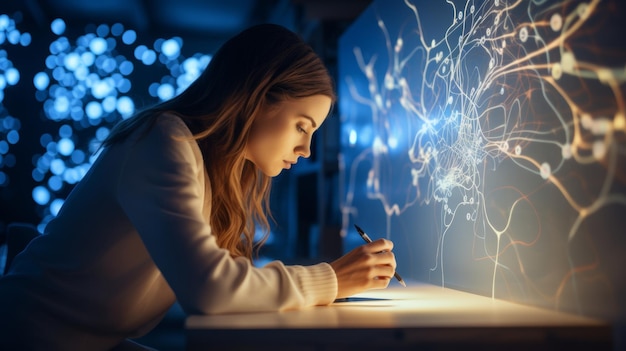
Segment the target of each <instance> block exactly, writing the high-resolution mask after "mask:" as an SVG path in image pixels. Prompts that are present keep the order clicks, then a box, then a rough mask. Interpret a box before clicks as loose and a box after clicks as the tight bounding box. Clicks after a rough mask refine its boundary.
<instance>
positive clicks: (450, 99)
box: [448, 96, 454, 105]
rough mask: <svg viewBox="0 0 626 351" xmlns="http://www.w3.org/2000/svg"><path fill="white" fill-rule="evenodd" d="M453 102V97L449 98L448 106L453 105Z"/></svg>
mask: <svg viewBox="0 0 626 351" xmlns="http://www.w3.org/2000/svg"><path fill="white" fill-rule="evenodd" d="M453 101H454V99H453V98H452V96H448V105H452V102H453Z"/></svg>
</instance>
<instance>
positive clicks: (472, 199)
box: [469, 197, 474, 205]
mask: <svg viewBox="0 0 626 351" xmlns="http://www.w3.org/2000/svg"><path fill="white" fill-rule="evenodd" d="M469 203H470V205H473V204H474V198H473V197H470V201H469Z"/></svg>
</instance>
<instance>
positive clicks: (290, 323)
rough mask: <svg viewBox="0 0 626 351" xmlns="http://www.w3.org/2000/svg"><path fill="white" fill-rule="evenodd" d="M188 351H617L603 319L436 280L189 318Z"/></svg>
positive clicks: (187, 328)
mask: <svg viewBox="0 0 626 351" xmlns="http://www.w3.org/2000/svg"><path fill="white" fill-rule="evenodd" d="M185 328H186V336H187V349H188V350H208V349H219V350H228V349H231V350H346V349H350V350H351V349H353V348H355V347H358V348H359V350H390V349H407V350H408V349H415V348H416V347H425V348H427V349H429V350H448V349H450V350H452V349H459V348H462V349H465V350H467V349H472V348H475V349H480V350H487V349H494V350H495V349H503V348H506V349H507V350H514V349H519V350H525V349H529V348H532V349H533V350H537V349H543V350H548V349H563V348H564V347H565V348H567V349H568V350H572V349H581V350H582V349H585V350H588V349H593V350H602V349H604V350H610V349H611V338H612V336H611V326H610V325H609V324H608V323H606V322H603V321H599V320H595V319H589V318H584V317H580V316H576V315H571V314H566V313H561V312H557V311H552V310H547V309H541V308H537V307H530V306H525V305H520V304H515V303H511V302H506V301H502V300H497V299H491V298H488V297H484V296H479V295H475V294H469V293H465V292H461V291H457V290H453V289H447V288H442V287H438V286H433V285H423V284H410V285H409V286H408V287H407V288H403V287H399V286H398V287H395V286H394V287H389V288H388V289H385V290H372V291H368V292H365V293H362V294H359V295H356V296H355V297H354V298H351V299H349V301H347V302H336V303H334V304H332V305H330V306H323V307H313V308H308V309H304V310H297V311H286V312H272V313H246V314H229V315H217V316H190V317H188V318H187V320H186V326H185Z"/></svg>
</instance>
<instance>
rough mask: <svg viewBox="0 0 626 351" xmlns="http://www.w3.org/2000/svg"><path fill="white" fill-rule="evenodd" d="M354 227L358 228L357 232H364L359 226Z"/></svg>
mask: <svg viewBox="0 0 626 351" xmlns="http://www.w3.org/2000/svg"><path fill="white" fill-rule="evenodd" d="M354 227H355V228H356V230H357V231H359V232H362V231H363V230H362V229H361V228H360V227H359V226H358V225H356V224H355V225H354Z"/></svg>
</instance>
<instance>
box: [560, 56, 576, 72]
mask: <svg viewBox="0 0 626 351" xmlns="http://www.w3.org/2000/svg"><path fill="white" fill-rule="evenodd" d="M575 64H576V58H575V57H574V54H573V53H572V52H570V51H567V52H564V53H563V56H561V66H562V68H563V72H573V71H574V65H575Z"/></svg>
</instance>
